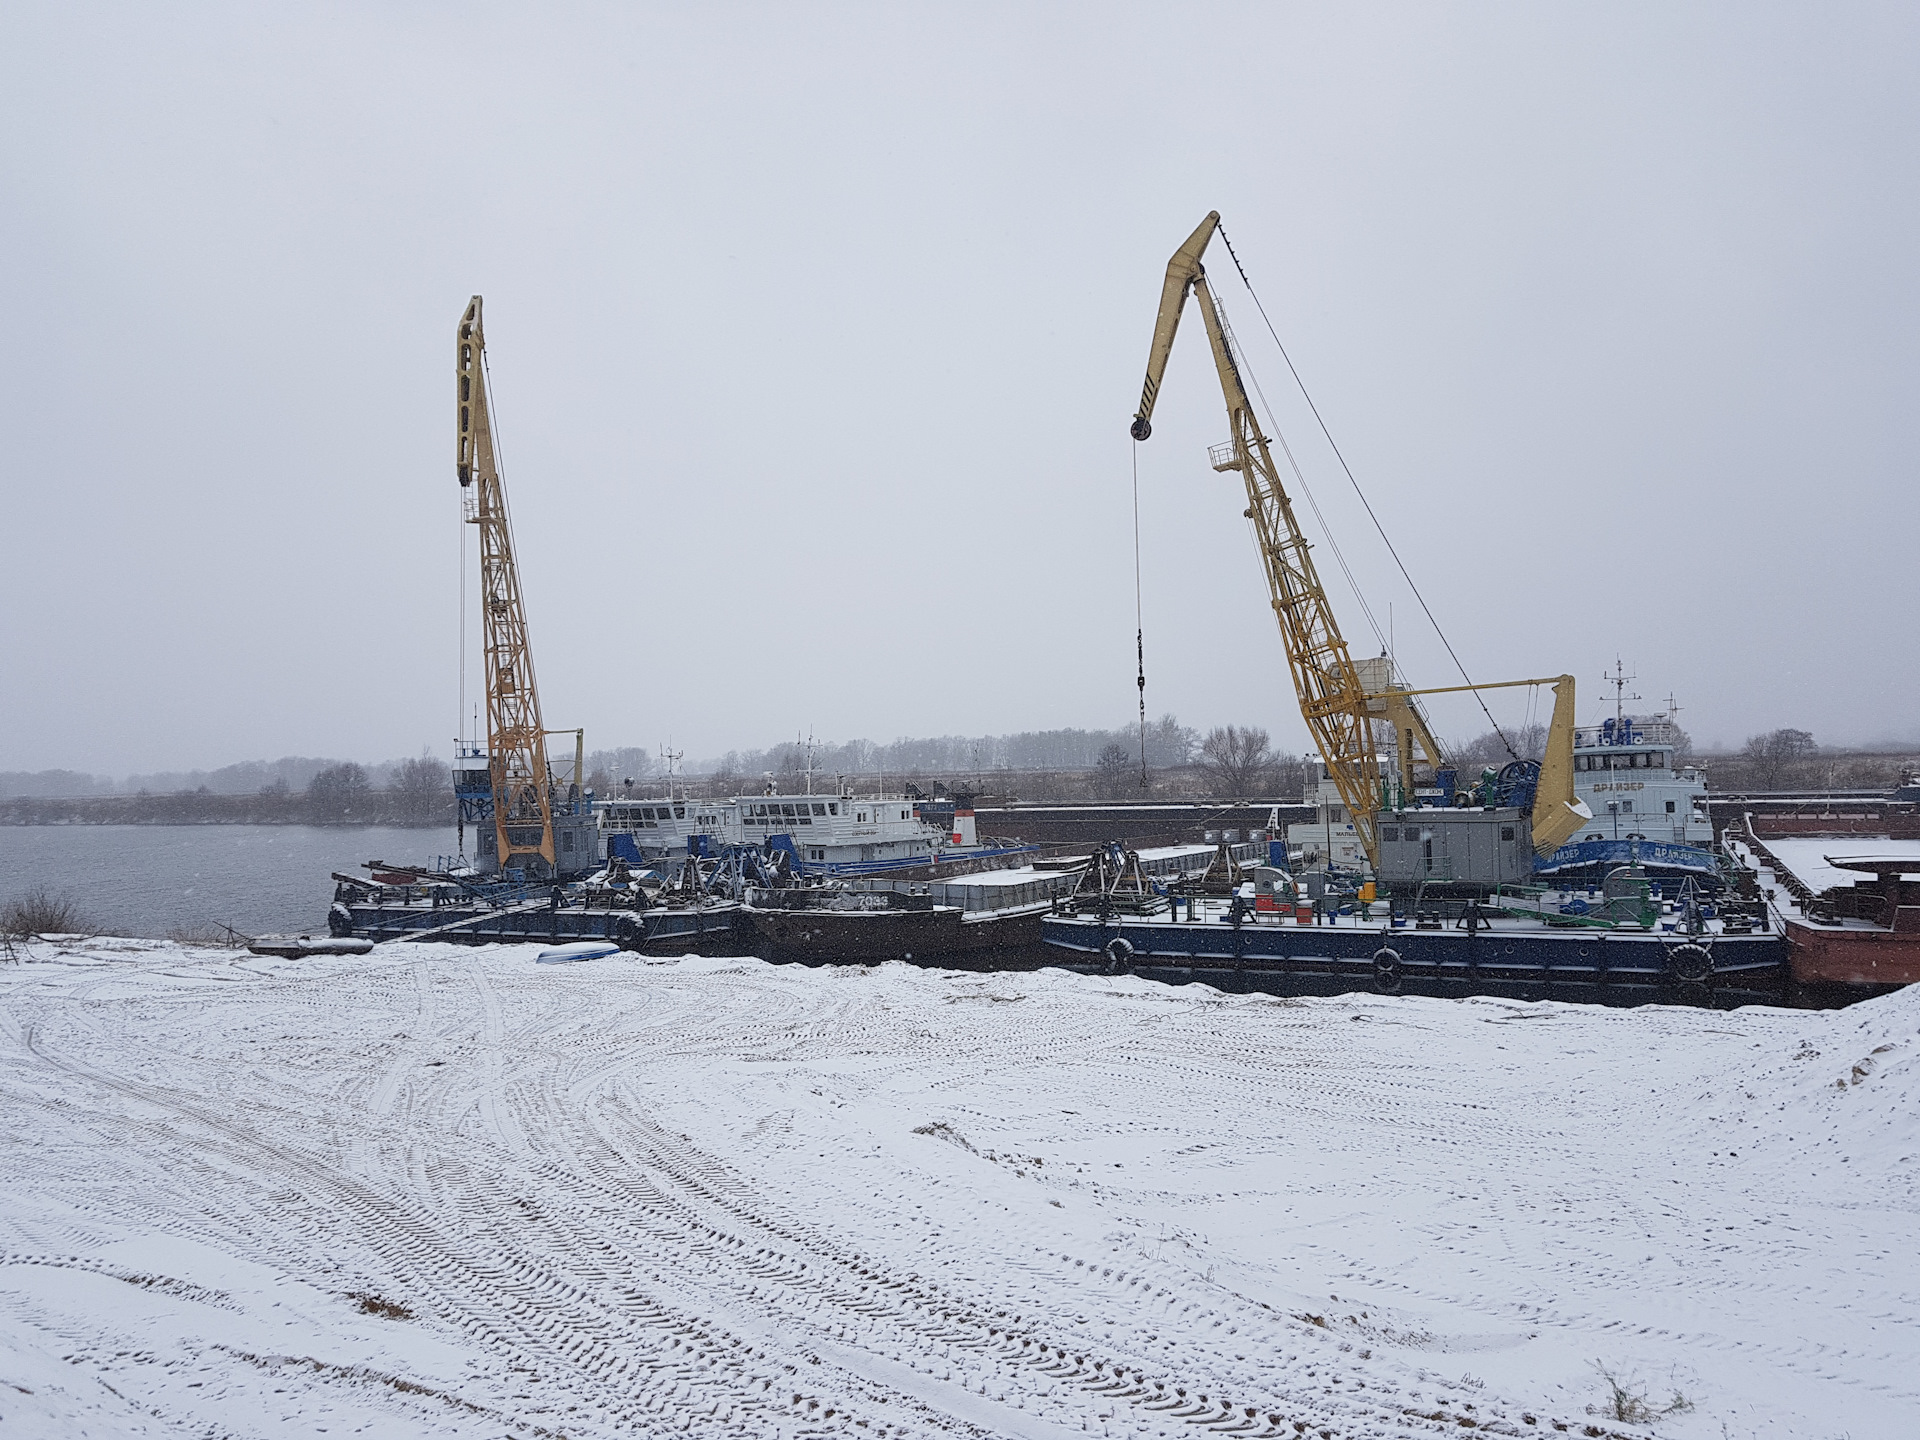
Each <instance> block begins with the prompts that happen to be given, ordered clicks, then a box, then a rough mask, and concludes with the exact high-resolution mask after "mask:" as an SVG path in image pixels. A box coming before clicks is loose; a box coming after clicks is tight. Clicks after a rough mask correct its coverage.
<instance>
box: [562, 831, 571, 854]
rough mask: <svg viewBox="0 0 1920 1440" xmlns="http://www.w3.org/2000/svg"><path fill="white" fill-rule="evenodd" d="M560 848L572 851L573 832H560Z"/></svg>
mask: <svg viewBox="0 0 1920 1440" xmlns="http://www.w3.org/2000/svg"><path fill="white" fill-rule="evenodd" d="M560 848H561V849H562V850H571V849H573V832H572V831H571V830H562V831H561V832H560Z"/></svg>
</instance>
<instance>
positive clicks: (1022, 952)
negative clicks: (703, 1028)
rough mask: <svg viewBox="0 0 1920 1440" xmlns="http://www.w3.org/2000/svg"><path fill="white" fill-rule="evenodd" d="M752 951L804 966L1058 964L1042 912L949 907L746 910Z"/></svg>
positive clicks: (1008, 966)
mask: <svg viewBox="0 0 1920 1440" xmlns="http://www.w3.org/2000/svg"><path fill="white" fill-rule="evenodd" d="M746 914H747V917H748V920H749V923H750V924H751V925H752V927H753V938H754V948H755V949H756V951H757V952H758V953H759V954H761V955H764V956H765V957H766V958H767V959H769V960H774V961H780V962H787V961H797V962H799V963H800V964H803V965H877V964H881V963H883V962H885V961H888V960H904V961H907V962H908V963H910V964H914V965H923V966H928V967H932V968H935V969H954V970H1001V969H1032V968H1035V967H1036V966H1039V965H1044V964H1049V963H1052V962H1051V960H1050V959H1049V958H1048V957H1047V956H1046V955H1045V954H1044V953H1043V948H1042V946H1041V944H1040V922H1041V920H1042V918H1043V917H1044V916H1045V914H1046V911H1045V910H1044V909H1030V910H1027V911H1015V912H1004V913H997V914H996V913H994V912H986V913H985V914H974V915H965V914H963V913H962V912H961V911H960V910H958V909H952V908H948V907H946V906H942V907H939V908H937V909H916V910H874V911H859V910H854V911H837V910H761V909H756V908H753V907H751V906H749V907H748V908H747V911H746Z"/></svg>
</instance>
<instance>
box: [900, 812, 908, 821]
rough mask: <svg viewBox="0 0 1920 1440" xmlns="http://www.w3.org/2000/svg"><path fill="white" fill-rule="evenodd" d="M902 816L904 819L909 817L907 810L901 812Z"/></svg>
mask: <svg viewBox="0 0 1920 1440" xmlns="http://www.w3.org/2000/svg"><path fill="white" fill-rule="evenodd" d="M900 818H901V819H902V820H904V819H906V818H907V812H906V811H904V810H902V811H901V812H900Z"/></svg>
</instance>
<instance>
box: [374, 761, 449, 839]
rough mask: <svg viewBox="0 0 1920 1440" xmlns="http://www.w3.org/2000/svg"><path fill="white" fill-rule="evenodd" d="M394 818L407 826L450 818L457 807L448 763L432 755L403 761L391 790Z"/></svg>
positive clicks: (388, 788) (395, 771)
mask: <svg viewBox="0 0 1920 1440" xmlns="http://www.w3.org/2000/svg"><path fill="white" fill-rule="evenodd" d="M387 790H388V794H389V795H390V796H391V797H392V802H393V810H394V819H396V820H398V821H399V822H400V823H401V824H403V825H430V824H432V823H433V822H434V821H436V820H444V819H447V818H448V815H449V812H450V811H451V809H452V806H453V781H452V777H451V775H450V774H449V772H448V769H447V766H446V765H445V763H444V762H442V761H439V760H435V759H434V758H433V757H432V756H430V755H420V756H416V757H415V758H414V759H412V760H402V761H401V762H400V764H399V765H398V766H397V767H395V769H394V772H393V783H392V784H391V785H389V786H388V787H387Z"/></svg>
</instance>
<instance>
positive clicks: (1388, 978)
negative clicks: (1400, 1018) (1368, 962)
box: [1373, 945, 1400, 995]
mask: <svg viewBox="0 0 1920 1440" xmlns="http://www.w3.org/2000/svg"><path fill="white" fill-rule="evenodd" d="M1373 988H1374V989H1375V990H1377V991H1379V992H1380V993H1381V994H1382V995H1398V994H1399V993H1400V952H1399V951H1398V950H1395V949H1393V948H1391V947H1390V946H1386V945H1382V946H1381V947H1380V948H1379V949H1378V950H1376V951H1374V952H1373Z"/></svg>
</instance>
